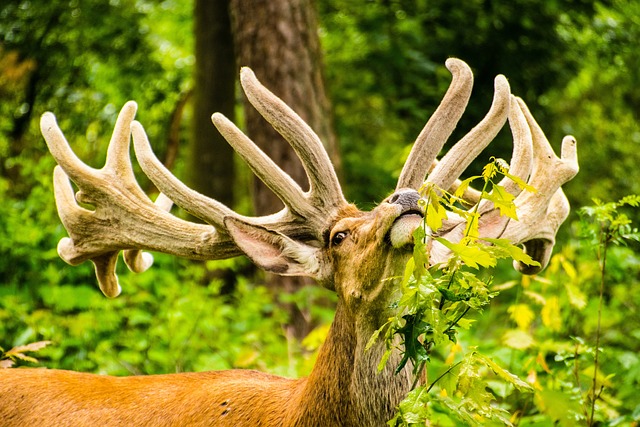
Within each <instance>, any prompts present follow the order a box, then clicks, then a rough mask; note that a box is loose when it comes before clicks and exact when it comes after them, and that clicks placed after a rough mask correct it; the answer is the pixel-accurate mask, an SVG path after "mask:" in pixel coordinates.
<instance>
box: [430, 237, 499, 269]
mask: <svg viewBox="0 0 640 427" xmlns="http://www.w3.org/2000/svg"><path fill="white" fill-rule="evenodd" d="M435 239H436V240H437V241H438V242H440V243H442V244H443V245H444V246H446V247H447V248H449V249H450V250H451V252H453V254H454V255H455V256H457V257H459V258H460V260H461V261H462V262H464V263H465V264H466V265H468V266H469V267H471V268H475V269H479V268H480V267H481V266H482V267H485V268H486V267H494V266H495V265H496V262H497V260H496V258H495V257H494V256H493V255H491V254H490V253H489V252H487V251H486V250H484V249H483V248H482V247H481V246H480V245H465V244H464V243H451V242H450V241H448V240H446V239H443V238H442V237H436V238H435Z"/></svg>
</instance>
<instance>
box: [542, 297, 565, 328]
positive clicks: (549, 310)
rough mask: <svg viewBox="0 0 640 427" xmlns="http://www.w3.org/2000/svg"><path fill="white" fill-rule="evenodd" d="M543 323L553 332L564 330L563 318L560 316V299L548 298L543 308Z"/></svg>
mask: <svg viewBox="0 0 640 427" xmlns="http://www.w3.org/2000/svg"><path fill="white" fill-rule="evenodd" d="M540 314H541V316H542V323H543V324H544V325H545V326H546V327H548V328H549V329H551V330H552V331H559V330H560V329H561V328H562V316H560V302H559V301H558V297H556V296H551V297H548V298H547V301H546V302H545V304H544V306H543V307H542V312H541V313H540Z"/></svg>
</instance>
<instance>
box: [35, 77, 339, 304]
mask: <svg viewBox="0 0 640 427" xmlns="http://www.w3.org/2000/svg"><path fill="white" fill-rule="evenodd" d="M242 85H243V88H244V90H245V92H246V93H247V96H248V98H249V100H250V101H251V103H252V104H253V105H254V106H255V107H256V108H257V109H258V110H259V111H260V112H261V114H263V115H264V116H265V118H266V119H267V120H269V121H270V122H271V124H272V125H273V126H274V128H275V129H276V130H277V131H278V132H280V133H281V134H282V135H283V136H284V137H285V139H286V140H287V141H288V142H289V143H290V144H291V145H292V147H293V148H294V150H295V151H296V152H297V153H298V155H299V157H300V159H301V161H302V163H303V165H304V167H305V170H306V171H307V174H308V176H309V179H310V183H311V186H310V189H309V191H308V192H303V191H302V190H301V188H300V186H299V185H298V184H297V183H295V182H294V181H293V180H292V179H291V178H290V177H289V176H288V175H287V174H286V173H285V172H284V171H282V170H281V169H280V168H279V167H278V166H277V165H276V164H275V163H273V161H272V160H271V159H269V158H268V157H267V156H266V155H265V154H264V153H263V152H262V151H261V150H260V149H259V148H258V147H257V146H256V145H255V144H254V143H253V142H251V141H250V140H249V138H247V137H246V136H245V135H244V134H243V133H242V132H241V131H240V130H239V129H238V128H237V127H235V125H233V123H231V122H230V121H229V120H227V119H226V118H225V117H224V116H222V115H221V114H214V116H213V117H212V120H213V122H214V124H215V125H216V127H218V129H219V130H220V132H221V133H222V134H223V135H224V136H225V138H227V139H228V141H229V142H230V143H231V144H232V145H233V146H234V148H235V149H236V150H237V151H238V153H239V154H240V155H241V156H242V157H243V158H244V159H245V160H246V161H247V163H248V164H249V166H250V167H251V168H252V169H253V171H254V172H255V173H256V175H257V176H258V177H259V178H260V179H261V180H263V181H264V182H265V184H266V185H268V186H269V187H270V188H271V189H272V190H273V191H274V193H275V194H276V195H277V196H278V197H279V198H280V199H281V200H282V201H283V203H284V204H285V208H284V209H282V210H281V211H280V212H278V213H276V214H273V215H268V216H264V217H255V218H253V217H252V218H249V217H244V216H242V215H239V214H238V213H236V212H234V211H233V210H231V209H230V208H228V207H227V206H225V205H223V204H221V203H219V202H217V201H215V200H213V199H210V198H208V197H206V196H203V195H202V194H199V193H198V192H196V191H194V190H192V189H189V188H188V187H187V186H186V185H185V184H183V183H182V182H180V181H179V180H178V179H177V178H176V177H175V176H174V175H172V174H171V172H169V171H168V170H167V169H166V168H165V167H164V166H163V165H162V163H161V162H160V161H159V160H158V159H157V158H156V156H155V155H154V154H153V152H152V150H151V147H150V144H149V141H148V138H147V136H146V134H145V132H144V129H143V127H142V125H141V124H140V123H138V122H134V121H133V118H134V116H135V112H136V104H135V103H134V102H128V103H127V104H125V106H124V107H123V108H122V110H121V112H120V114H119V116H118V119H117V122H116V126H115V129H114V132H113V136H112V138H111V142H110V143H109V149H108V153H107V160H106V163H105V166H104V167H103V168H102V169H99V170H98V169H93V168H91V167H89V166H87V165H86V164H84V163H83V162H82V161H81V160H80V159H78V158H77V157H76V155H75V154H74V153H73V151H72V150H71V148H70V146H69V144H68V142H67V141H66V139H65V138H64V135H63V134H62V131H61V130H60V128H59V127H58V125H57V123H56V120H55V117H54V115H53V114H51V113H45V114H44V115H43V116H42V119H41V130H42V134H43V135H44V137H45V140H46V141H47V145H48V146H49V150H50V151H51V153H52V154H53V156H54V158H55V159H56V161H57V162H58V165H59V166H57V167H56V168H55V170H54V187H55V198H56V204H57V206H58V213H59V215H60V218H61V220H62V222H63V225H64V226H65V228H66V229H67V231H68V233H69V236H70V237H69V238H63V239H62V240H61V241H60V243H59V244H58V253H59V254H60V257H61V258H62V259H63V260H65V261H66V262H68V263H69V264H72V265H76V264H79V263H81V262H83V261H85V260H91V261H92V262H93V263H94V265H95V270H96V276H97V277H98V282H99V285H100V289H101V290H102V292H103V293H104V294H105V295H107V296H109V297H115V296H117V295H118V294H119V293H120V286H119V284H118V279H117V276H116V274H115V266H116V261H117V257H118V253H119V252H120V251H121V250H125V261H126V263H127V265H128V267H129V268H130V269H132V270H133V271H136V272H140V271H143V270H145V269H146V268H148V267H149V266H150V265H151V263H152V262H153V258H152V257H151V256H150V254H146V253H143V252H140V250H151V251H158V252H164V253H168V254H173V255H177V256H181V257H185V258H191V259H224V258H230V257H233V256H237V255H239V254H241V251H240V250H239V249H238V248H237V247H236V246H235V244H234V243H233V241H232V240H231V238H230V237H229V236H228V234H227V233H226V229H225V226H224V218H225V217H235V218H239V219H243V220H245V221H247V222H251V223H254V224H258V225H263V226H265V227H268V228H270V229H273V230H276V231H279V232H281V233H283V234H285V235H287V236H289V237H296V238H301V239H303V240H313V239H316V240H320V241H321V240H322V239H323V236H322V230H323V228H324V226H325V225H326V224H325V223H326V221H327V218H328V217H330V215H331V214H332V213H334V212H335V211H336V210H337V209H339V208H340V207H342V206H344V205H346V204H347V202H346V201H345V200H344V196H343V195H342V191H341V189H340V185H339V183H338V179H337V176H336V174H335V171H334V170H333V166H332V165H331V162H330V160H329V157H328V156H327V154H326V152H325V150H324V148H323V147H322V144H321V143H320V140H319V139H318V137H317V136H316V135H315V134H314V133H313V131H312V130H311V129H310V128H309V127H308V125H306V124H305V123H304V121H303V120H302V119H301V118H300V117H299V116H298V115H297V114H295V113H294V112H293V111H292V110H291V109H290V108H289V107H287V106H286V105H285V104H284V103H283V102H282V101H281V100H280V99H279V98H277V97H276V96H275V95H273V94H272V93H271V92H269V91H268V90H267V89H266V88H264V87H263V86H262V85H261V84H260V83H259V81H258V80H257V79H256V78H255V76H254V75H253V73H252V72H251V71H250V70H249V69H243V71H242ZM130 134H133V140H134V148H135V153H136V157H137V158H138V161H139V163H140V165H141V167H142V169H143V171H144V172H145V174H146V175H147V176H148V177H149V178H150V179H151V180H152V182H153V183H154V184H155V185H156V186H157V188H158V189H159V190H160V191H162V193H161V195H160V196H159V197H158V200H156V203H153V202H152V201H151V200H150V199H149V198H148V197H147V196H146V194H145V193H144V192H143V191H142V189H141V188H140V187H139V185H138V184H137V182H136V180H135V177H134V174H133V168H132V166H131V159H130V157H129V139H130ZM69 179H71V180H72V181H73V182H75V183H76V185H77V186H78V188H79V191H78V193H77V194H76V196H75V198H74V195H73V188H72V186H71V184H70V182H69ZM165 194H166V196H165ZM171 200H173V202H175V203H176V204H178V205H179V206H181V207H182V208H184V209H185V210H186V211H188V212H190V213H191V214H193V215H195V216H197V217H199V218H201V219H203V220H204V221H205V222H207V223H208V225H207V224H195V223H191V222H188V221H184V220H182V219H179V218H177V217H175V216H173V215H171V214H170V213H168V212H167V211H168V210H169V209H170V206H171ZM78 202H79V203H82V204H88V205H91V206H93V210H90V209H87V208H85V207H82V206H80V205H79V204H78Z"/></svg>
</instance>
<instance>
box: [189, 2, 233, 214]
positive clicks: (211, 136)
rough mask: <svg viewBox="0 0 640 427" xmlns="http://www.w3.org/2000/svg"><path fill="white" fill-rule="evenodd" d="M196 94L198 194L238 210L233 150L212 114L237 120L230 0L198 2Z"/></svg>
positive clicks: (194, 182)
mask: <svg viewBox="0 0 640 427" xmlns="http://www.w3.org/2000/svg"><path fill="white" fill-rule="evenodd" d="M194 26H195V53H196V66H195V69H196V71H195V90H194V94H193V100H194V108H193V114H194V116H193V139H192V144H193V145H192V147H191V150H190V151H191V157H190V168H189V170H190V171H191V176H190V177H189V182H190V185H191V186H192V188H193V189H195V190H196V191H198V192H200V193H202V194H205V195H207V196H210V197H213V198H215V199H216V200H218V201H220V202H222V203H224V204H225V205H227V206H230V207H232V206H233V203H234V194H233V188H234V181H233V180H234V172H235V171H234V161H233V149H232V148H231V146H230V145H229V144H228V143H227V141H225V139H224V138H223V137H222V136H221V135H220V134H219V133H218V132H217V131H216V129H215V127H214V126H213V124H212V123H211V114H213V113H215V112H216V111H218V112H221V113H222V114H224V115H225V116H227V117H228V118H229V119H230V120H234V106H235V81H236V75H237V70H236V66H235V57H234V50H233V36H232V35H231V18H230V15H229V0H196V2H195V10H194Z"/></svg>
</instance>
